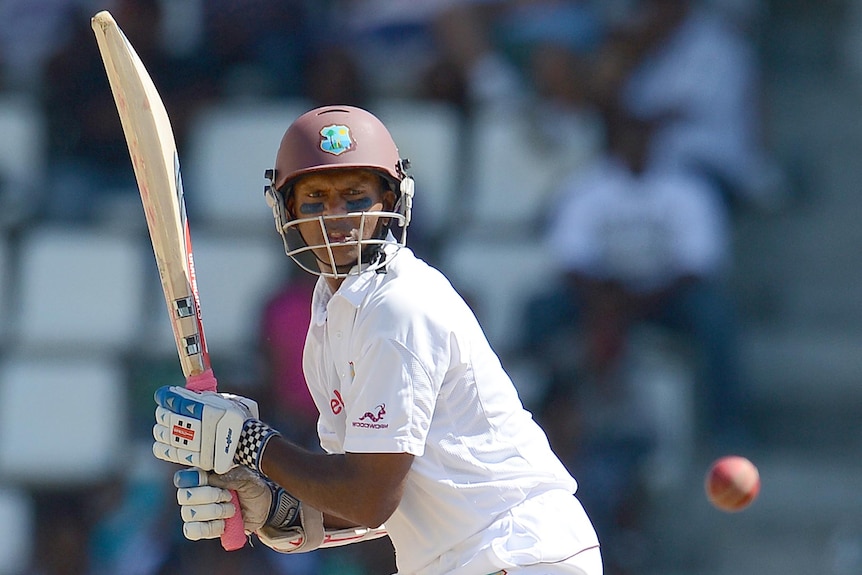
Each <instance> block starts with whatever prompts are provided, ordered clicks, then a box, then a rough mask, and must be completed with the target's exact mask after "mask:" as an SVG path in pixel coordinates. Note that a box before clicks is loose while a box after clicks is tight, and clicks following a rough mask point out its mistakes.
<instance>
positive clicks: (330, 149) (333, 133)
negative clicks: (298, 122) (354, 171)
mask: <svg viewBox="0 0 862 575" xmlns="http://www.w3.org/2000/svg"><path fill="white" fill-rule="evenodd" d="M320 135H321V136H322V138H321V140H320V149H321V150H323V151H324V152H327V153H330V154H332V155H334V156H338V155H340V154H343V153H344V152H346V151H348V150H350V149H351V148H353V139H352V138H351V137H350V128H348V127H347V126H344V125H341V124H332V125H330V126H324V127H323V128H322V129H321V130H320Z"/></svg>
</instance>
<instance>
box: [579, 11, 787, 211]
mask: <svg viewBox="0 0 862 575" xmlns="http://www.w3.org/2000/svg"><path fill="white" fill-rule="evenodd" d="M636 6H637V8H636V9H634V10H633V11H631V12H629V13H628V18H620V21H619V22H617V23H616V25H615V27H614V29H613V30H612V34H611V39H610V40H609V42H608V43H607V44H606V46H605V48H604V49H603V53H602V55H601V57H600V58H599V60H598V78H599V81H598V84H597V94H596V97H597V98H598V99H600V100H603V101H605V102H611V101H616V100H619V101H620V102H621V103H622V105H624V106H625V107H626V109H627V110H629V111H630V112H632V113H634V114H636V115H637V116H639V117H641V118H652V119H654V120H656V121H659V123H658V125H657V128H656V132H655V134H654V136H653V141H652V144H651V148H652V154H651V161H653V162H655V163H656V164H657V165H660V166H663V167H665V168H670V169H677V170H679V169H686V170H692V171H696V172H697V173H699V174H700V175H702V176H706V177H709V178H710V179H712V181H713V182H714V183H715V184H717V185H719V186H720V187H721V188H722V190H723V192H724V195H725V198H726V199H727V200H728V203H729V205H731V206H732V207H734V208H736V207H741V208H745V207H756V208H762V209H770V210H771V209H774V208H777V207H778V206H779V205H780V203H781V202H782V201H783V196H784V194H785V193H786V189H785V186H786V183H785V178H784V174H783V173H782V171H781V170H780V169H779V168H778V166H777V164H776V162H775V161H774V159H773V158H772V157H771V156H770V154H769V153H768V151H767V150H766V148H765V142H764V135H763V133H762V131H763V127H764V126H763V114H762V112H763V110H762V93H761V78H760V62H759V59H758V56H757V54H756V52H755V50H754V47H753V46H752V43H751V41H750V39H749V38H747V37H746V36H745V35H744V34H743V33H742V30H741V29H740V28H739V27H738V26H734V25H732V24H730V23H729V22H728V20H727V19H726V18H724V17H723V16H722V14H720V13H719V12H717V11H716V10H710V9H708V8H705V7H702V6H700V5H699V3H698V2H695V1H694V0H644V1H643V2H640V3H638V4H636Z"/></svg>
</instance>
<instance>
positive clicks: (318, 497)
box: [260, 437, 403, 528]
mask: <svg viewBox="0 0 862 575" xmlns="http://www.w3.org/2000/svg"><path fill="white" fill-rule="evenodd" d="M370 457H372V456H371V455H369V456H368V458H366V461H361V459H362V458H363V455H323V454H318V453H311V452H308V451H306V450H304V449H302V448H300V447H298V446H296V445H294V444H292V443H290V442H289V441H286V440H284V439H282V438H280V437H277V438H274V439H273V440H272V441H270V442H269V444H268V445H267V447H266V451H265V452H264V454H263V457H262V459H261V464H260V467H261V471H263V473H264V474H265V475H266V476H267V477H269V478H270V479H271V480H273V481H275V482H276V483H278V484H279V485H281V486H282V487H284V488H285V489H286V490H287V491H288V492H289V493H291V494H292V495H293V496H294V497H296V498H298V499H299V500H300V501H303V502H306V503H308V504H309V505H311V506H313V507H315V508H316V509H319V510H320V511H322V512H323V513H324V515H325V516H326V518H327V522H326V524H327V527H331V528H342V527H353V526H365V527H377V526H379V525H381V524H382V523H383V522H384V521H385V520H386V519H388V518H389V516H390V515H392V512H394V511H395V508H396V507H397V506H398V503H399V502H400V500H401V494H402V493H403V487H402V486H401V485H400V484H399V485H393V486H391V488H381V485H380V482H381V481H385V478H384V477H385V474H383V473H377V472H375V468H376V464H374V462H369V461H368V460H367V459H369V458H370ZM358 459H359V460H360V461H357V460H358ZM369 463H370V464H369Z"/></svg>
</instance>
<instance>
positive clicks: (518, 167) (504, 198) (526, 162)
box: [467, 108, 599, 230]
mask: <svg viewBox="0 0 862 575" xmlns="http://www.w3.org/2000/svg"><path fill="white" fill-rule="evenodd" d="M579 127H580V128H581V129H580V130H578V129H574V128H573V129H570V130H564V129H563V127H559V129H560V133H559V134H558V135H557V137H556V139H554V140H553V141H548V139H549V138H548V137H547V136H545V135H544V134H543V133H542V132H541V131H540V130H539V126H538V125H537V124H536V120H535V118H532V117H531V115H530V114H528V113H525V112H524V111H523V110H520V109H517V108H513V109H511V110H508V111H506V110H501V109H498V108H495V109H493V110H488V111H484V112H480V113H479V114H477V116H476V117H475V118H474V120H473V122H472V124H471V130H470V144H469V146H468V149H469V150H470V158H469V166H470V170H469V174H468V175H469V179H468V186H467V192H468V197H469V201H468V202H467V203H469V204H470V207H469V210H470V219H471V220H472V221H473V222H474V223H475V224H477V225H478V226H479V227H481V228H484V229H498V230H499V229H500V228H501V226H516V227H517V228H518V230H523V229H528V228H530V227H531V226H533V225H535V224H536V223H537V222H538V221H539V220H540V219H541V218H542V217H543V216H545V215H546V214H547V212H548V211H549V210H551V209H552V207H551V205H549V200H550V199H551V198H552V196H553V195H554V194H555V193H556V190H557V187H558V186H559V185H560V183H561V181H562V179H563V178H565V177H566V176H567V175H569V174H570V173H571V171H572V170H574V169H576V168H577V167H579V166H582V165H584V164H585V162H586V161H587V160H589V159H590V158H592V157H593V155H594V154H595V153H596V150H597V149H598V145H599V140H598V136H599V134H598V132H596V130H595V127H593V126H592V124H585V125H584V126H579Z"/></svg>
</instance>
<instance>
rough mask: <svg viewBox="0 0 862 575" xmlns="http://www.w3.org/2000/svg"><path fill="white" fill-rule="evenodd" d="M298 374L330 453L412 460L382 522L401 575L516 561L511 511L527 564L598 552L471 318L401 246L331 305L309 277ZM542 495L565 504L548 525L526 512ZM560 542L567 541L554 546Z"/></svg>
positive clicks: (347, 284)
mask: <svg viewBox="0 0 862 575" xmlns="http://www.w3.org/2000/svg"><path fill="white" fill-rule="evenodd" d="M303 368H304V370H305V375H306V379H307V381H308V386H309V389H310V390H311V395H312V397H313V398H314V401H315V403H316V404H317V407H318V409H319V410H320V414H321V415H320V420H319V422H318V432H319V435H320V440H321V445H322V446H323V448H324V449H325V450H326V451H327V452H330V453H344V452H351V453H402V452H407V453H411V454H413V455H415V456H416V457H415V459H414V462H413V466H412V468H411V470H410V472H409V475H408V478H407V484H406V489H405V492H404V496H403V498H402V500H401V504H400V505H399V507H398V509H397V510H396V511H395V513H394V514H393V515H392V517H391V518H390V519H389V520H387V521H386V527H387V530H388V531H389V535H390V537H391V539H392V542H393V545H394V547H395V550H396V560H397V563H398V570H399V573H400V574H417V573H423V574H424V573H434V574H435V575H441V574H442V573H456V572H458V570H457V567H459V566H462V567H464V566H470V565H471V558H473V557H475V556H477V555H479V554H480V551H482V549H483V548H486V549H487V548H488V547H489V545H490V543H489V542H491V541H497V543H494V545H493V546H494V548H495V551H494V553H493V555H495V557H494V558H492V559H491V561H490V563H489V564H490V565H496V566H498V568H499V567H502V566H506V565H510V564H511V563H512V562H513V561H521V559H519V558H518V557H520V556H518V555H517V553H516V552H514V551H511V550H508V549H507V548H506V547H507V543H506V541H509V540H511V541H513V542H514V541H515V540H516V539H518V538H517V537H514V536H511V529H512V525H511V523H512V517H516V518H517V517H519V511H518V510H520V509H525V510H526V511H524V512H523V515H524V517H525V520H524V521H523V523H524V524H525V525H529V527H527V529H528V531H530V534H529V536H528V539H530V540H531V541H533V543H532V546H531V549H532V548H533V547H535V549H534V550H533V551H534V552H535V555H536V556H537V557H544V558H545V559H549V558H550V559H553V558H554V557H556V558H557V559H559V558H562V557H567V556H569V555H572V554H574V553H576V552H578V551H580V550H582V549H585V548H588V547H593V546H595V545H597V541H596V536H595V533H594V531H593V529H592V526H591V524H590V523H589V520H588V519H587V518H586V515H585V514H584V513H583V510H582V509H581V507H580V504H579V503H578V502H577V500H576V499H575V497H574V496H573V495H572V494H573V493H574V492H575V490H576V488H577V483H576V482H575V480H574V479H573V478H572V477H571V475H570V474H569V473H568V472H567V471H566V469H565V467H564V466H563V465H562V463H561V462H560V461H559V459H558V458H557V457H556V456H555V455H554V453H553V452H552V451H551V449H550V447H549V445H548V441H547V439H546V437H545V434H544V432H543V431H542V430H541V429H540V428H539V426H538V425H537V424H536V423H535V422H534V421H533V419H532V416H531V414H530V413H529V412H527V411H526V410H525V409H524V408H523V407H522V405H521V402H520V399H519V398H518V395H517V392H516V390H515V387H514V386H513V384H512V382H511V380H510V379H509V377H508V375H507V374H506V373H505V372H504V370H503V368H502V367H501V365H500V362H499V360H498V358H497V356H496V355H495V353H494V352H493V351H492V349H491V347H490V346H489V344H488V342H487V340H486V338H485V335H484V334H483V332H482V329H481V328H480V327H479V324H478V322H477V321H476V319H475V317H474V315H473V313H472V311H471V310H470V309H469V307H468V306H467V304H466V303H465V302H464V301H463V300H462V299H461V297H460V296H459V295H458V294H457V293H456V292H455V290H454V289H453V288H452V286H451V285H450V284H449V282H448V281H447V280H446V278H445V277H444V276H443V275H442V274H441V273H439V272H438V271H437V270H435V269H433V268H431V267H430V266H428V265H427V264H425V263H424V262H422V261H421V260H419V259H417V258H416V257H415V256H414V255H413V253H412V251H410V250H409V249H407V248H401V249H400V250H399V251H398V252H397V254H396V255H394V256H391V255H390V261H389V263H388V264H387V266H386V271H385V273H377V272H366V273H363V274H361V275H358V276H350V277H348V278H347V279H346V280H345V281H344V283H343V284H342V286H341V287H340V288H339V289H338V291H337V292H336V293H335V294H334V295H333V294H332V293H331V291H330V289H329V287H328V284H327V283H326V281H325V280H323V279H322V278H321V279H320V280H319V281H318V284H317V287H316V289H315V293H314V298H313V302H312V318H311V325H310V327H309V332H308V338H307V341H306V346H305V354H304V361H303ZM552 491H556V493H557V494H563V496H564V502H563V503H560V502H558V503H556V504H555V505H553V506H552V507H553V508H554V509H557V510H558V511H557V515H558V516H559V515H561V512H560V511H559V509H561V508H562V509H565V508H566V507H567V506H570V507H572V508H574V511H572V512H571V513H566V516H565V518H563V517H556V518H554V517H548V518H547V521H544V520H543V513H538V514H536V513H535V512H534V510H535V508H536V506H535V505H529V504H524V502H525V501H526V502H527V503H529V501H527V500H530V501H533V500H537V498H538V496H539V495H542V494H546V493H547V492H552ZM552 495H553V494H552ZM522 504H523V505H522ZM515 522H516V523H517V522H518V521H517V520H516V521H515ZM563 523H566V524H565V525H560V524H563ZM489 530H491V531H493V533H490V534H489V533H488V531H489ZM543 530H544V531H543ZM561 533H566V534H568V533H571V534H572V535H571V537H568V536H566V537H562V539H563V540H562V541H561ZM507 534H509V535H507ZM544 540H548V545H549V548H548V549H542V545H543V543H542V541H544ZM513 544H515V543H513ZM517 545H520V546H521V547H523V545H524V538H523V537H521V538H520V539H519V540H518V542H517ZM522 550H523V549H519V551H522ZM510 551H511V553H515V555H512V554H511V553H510ZM484 553H485V555H487V552H484ZM483 561H484V560H483ZM480 564H481V565H483V566H484V565H485V563H482V562H481V561H478V560H477V561H476V562H474V563H472V566H476V567H478V566H479V565H480ZM494 570H496V569H491V570H490V571H488V572H489V573H490V572H491V571H494ZM467 572H470V567H467ZM478 575H482V574H481V573H480V574H478Z"/></svg>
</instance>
